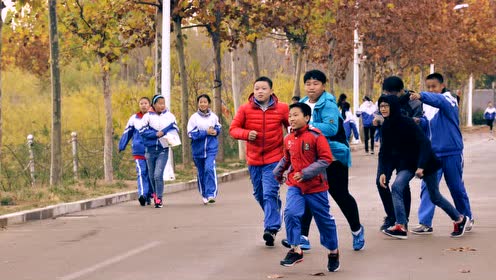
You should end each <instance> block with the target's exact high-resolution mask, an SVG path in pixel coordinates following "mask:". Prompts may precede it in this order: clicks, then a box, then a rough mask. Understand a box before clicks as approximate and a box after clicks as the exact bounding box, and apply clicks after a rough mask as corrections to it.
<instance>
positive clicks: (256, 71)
mask: <svg viewBox="0 0 496 280" xmlns="http://www.w3.org/2000/svg"><path fill="white" fill-rule="evenodd" d="M249 44H250V50H249V51H248V54H249V55H250V58H251V63H252V64H253V76H254V79H255V80H256V79H258V78H259V77H260V65H259V63H258V46H257V39H255V41H254V42H249Z"/></svg>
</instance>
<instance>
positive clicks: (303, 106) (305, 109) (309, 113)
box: [289, 102, 312, 123]
mask: <svg viewBox="0 0 496 280" xmlns="http://www.w3.org/2000/svg"><path fill="white" fill-rule="evenodd" d="M293 108H300V110H301V112H302V113H303V116H304V117H306V116H309V117H311V116H312V108H310V106H308V105H307V104H305V103H301V102H298V103H293V104H291V105H289V110H291V109H293ZM308 121H310V119H309V120H308ZM307 123H308V122H307Z"/></svg>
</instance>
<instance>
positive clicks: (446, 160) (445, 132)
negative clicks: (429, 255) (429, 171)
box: [410, 73, 474, 235]
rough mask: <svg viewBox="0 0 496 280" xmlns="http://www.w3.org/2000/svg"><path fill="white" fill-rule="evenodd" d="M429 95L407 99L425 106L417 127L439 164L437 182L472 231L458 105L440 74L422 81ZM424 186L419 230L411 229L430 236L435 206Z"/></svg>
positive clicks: (411, 95) (413, 96) (411, 96)
mask: <svg viewBox="0 0 496 280" xmlns="http://www.w3.org/2000/svg"><path fill="white" fill-rule="evenodd" d="M425 84H426V87H427V90H428V92H421V93H411V94H410V99H412V100H420V101H422V103H423V104H424V105H423V106H424V113H425V114H424V115H425V118H422V119H421V121H420V125H421V126H422V127H423V129H424V132H425V134H426V135H427V137H428V138H429V139H430V140H431V144H432V150H433V151H434V153H435V154H436V156H437V158H438V159H439V160H440V161H441V169H439V170H438V174H437V180H438V182H439V181H441V178H442V176H443V175H444V180H445V181H446V185H448V189H449V191H450V193H451V197H452V198H453V202H454V204H455V207H456V209H457V210H458V211H459V212H460V213H462V214H463V215H465V216H467V217H469V218H470V221H469V224H468V225H467V231H471V230H472V226H473V224H474V218H473V216H472V210H471V207H470V200H469V197H468V194H467V191H466V189H465V183H464V182H463V138H462V133H461V131H460V120H459V117H458V112H459V111H458V101H457V98H455V97H453V95H451V93H450V92H449V91H447V90H446V88H445V86H444V78H443V76H442V75H441V74H439V73H432V74H430V75H428V76H427V78H426V81H425ZM429 194H430V193H429V192H428V191H426V186H425V182H422V187H421V191H420V205H419V208H418V220H419V226H417V227H415V228H413V229H411V232H412V233H414V234H420V235H426V234H432V232H433V228H432V219H433V217H434V209H435V206H434V204H432V202H431V200H430V199H429Z"/></svg>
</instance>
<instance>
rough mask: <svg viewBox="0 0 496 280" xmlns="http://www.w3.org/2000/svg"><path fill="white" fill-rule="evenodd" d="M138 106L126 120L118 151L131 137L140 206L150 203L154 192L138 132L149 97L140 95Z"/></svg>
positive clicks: (123, 148)
mask: <svg viewBox="0 0 496 280" xmlns="http://www.w3.org/2000/svg"><path fill="white" fill-rule="evenodd" d="M139 108H140V110H139V112H137V113H136V114H134V115H132V116H131V117H130V118H129V121H128V122H127V125H126V128H125V129H124V133H122V136H121V139H120V141H119V152H122V151H124V150H125V149H126V146H127V144H128V143H129V141H130V140H131V139H133V143H132V145H131V147H132V149H133V157H134V161H135V162H136V174H137V175H138V179H137V181H138V201H139V203H140V205H141V206H145V204H148V205H150V199H151V197H153V196H154V194H153V190H152V188H150V179H149V178H148V167H147V166H146V158H145V145H144V144H143V139H141V136H140V134H139V128H140V127H141V124H140V122H141V119H142V118H143V115H145V114H146V113H147V112H148V109H150V99H149V98H148V97H141V98H140V100H139Z"/></svg>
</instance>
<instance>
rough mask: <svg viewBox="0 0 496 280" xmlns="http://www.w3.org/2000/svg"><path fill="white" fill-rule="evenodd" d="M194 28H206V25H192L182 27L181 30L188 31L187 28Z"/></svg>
mask: <svg viewBox="0 0 496 280" xmlns="http://www.w3.org/2000/svg"><path fill="white" fill-rule="evenodd" d="M195 27H208V25H207V24H194V25H188V26H183V27H181V29H188V28H195Z"/></svg>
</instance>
